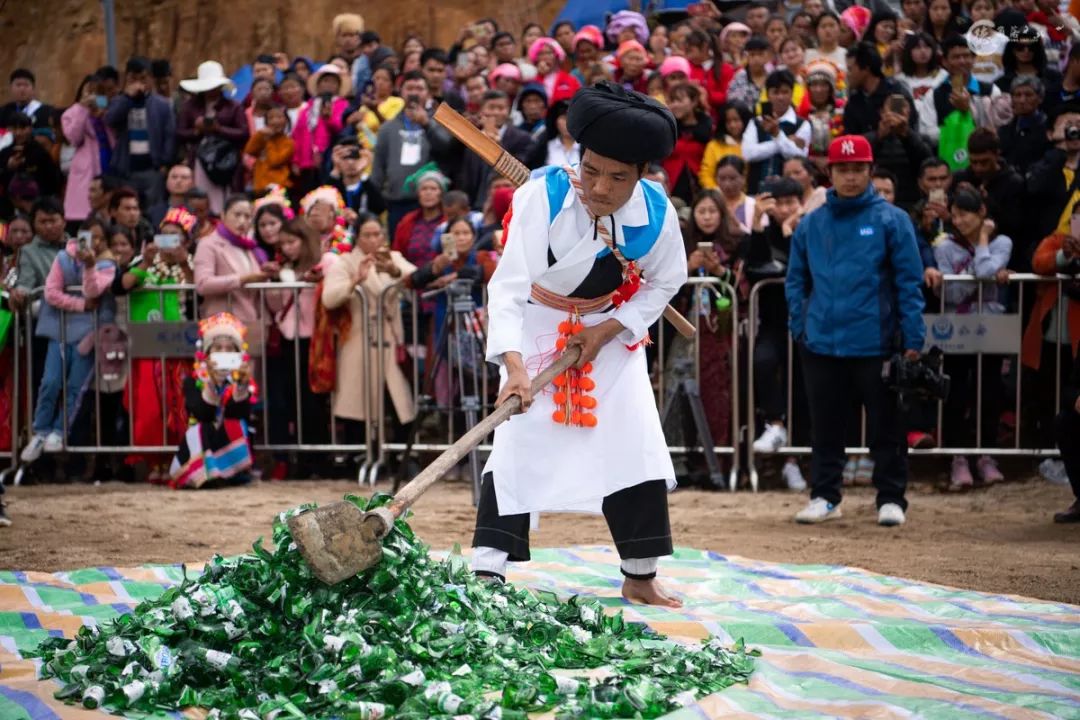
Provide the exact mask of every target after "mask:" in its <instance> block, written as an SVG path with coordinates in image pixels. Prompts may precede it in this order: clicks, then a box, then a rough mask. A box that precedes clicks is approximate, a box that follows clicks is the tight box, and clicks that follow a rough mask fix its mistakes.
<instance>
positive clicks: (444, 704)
mask: <svg viewBox="0 0 1080 720" xmlns="http://www.w3.org/2000/svg"><path fill="white" fill-rule="evenodd" d="M464 702H465V700H464V699H462V698H460V697H458V696H457V695H455V694H453V693H448V694H446V695H443V696H442V697H441V698H439V705H438V709H439V711H440V712H444V713H450V714H451V715H453V714H454V713H456V712H457V711H458V708H460V707H461V705H462V704H463V703H464Z"/></svg>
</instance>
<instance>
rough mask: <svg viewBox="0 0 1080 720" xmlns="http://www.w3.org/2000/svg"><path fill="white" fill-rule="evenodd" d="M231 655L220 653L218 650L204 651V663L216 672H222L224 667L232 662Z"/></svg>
mask: <svg viewBox="0 0 1080 720" xmlns="http://www.w3.org/2000/svg"><path fill="white" fill-rule="evenodd" d="M232 657H233V656H232V655H230V654H229V653H226V652H220V651H218V650H207V651H206V662H208V663H210V664H211V665H213V666H214V667H216V668H217V669H218V670H224V669H225V666H226V665H228V664H229V661H230V660H232Z"/></svg>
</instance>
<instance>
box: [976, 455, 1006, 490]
mask: <svg viewBox="0 0 1080 720" xmlns="http://www.w3.org/2000/svg"><path fill="white" fill-rule="evenodd" d="M975 469H976V470H977V471H978V472H979V478H980V479H981V480H982V481H983V485H993V484H994V483H999V482H1001V481H1002V480H1004V479H1005V476H1004V475H1002V474H1001V471H1000V470H998V466H997V461H996V460H994V458H992V457H990V456H989V455H983V456H982V457H981V458H979V461H978V462H976V463H975Z"/></svg>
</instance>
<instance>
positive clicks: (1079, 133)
mask: <svg viewBox="0 0 1080 720" xmlns="http://www.w3.org/2000/svg"><path fill="white" fill-rule="evenodd" d="M1065 139H1066V140H1080V127H1077V126H1075V125H1072V126H1069V127H1067V128H1065Z"/></svg>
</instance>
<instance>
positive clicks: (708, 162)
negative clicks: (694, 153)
mask: <svg viewBox="0 0 1080 720" xmlns="http://www.w3.org/2000/svg"><path fill="white" fill-rule="evenodd" d="M728 155H734V156H736V157H742V143H737V142H734V141H733V140H732V139H731V138H730V137H725V138H724V142H721V141H719V140H710V141H709V144H708V145H706V146H705V155H703V156H702V158H701V170H700V171H698V180H699V181H700V182H701V188H702V189H703V190H715V189H716V167H717V166H718V165H719V164H720V161H721V160H723V159H724V158H726V157H727V156H728Z"/></svg>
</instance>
